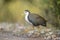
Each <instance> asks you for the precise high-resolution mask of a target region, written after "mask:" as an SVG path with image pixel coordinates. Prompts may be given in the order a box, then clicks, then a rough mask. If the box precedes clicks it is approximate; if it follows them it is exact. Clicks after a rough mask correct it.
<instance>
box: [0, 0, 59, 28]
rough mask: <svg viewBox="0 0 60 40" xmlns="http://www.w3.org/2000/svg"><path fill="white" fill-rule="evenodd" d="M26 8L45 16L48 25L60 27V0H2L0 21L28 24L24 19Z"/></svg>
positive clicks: (0, 0) (0, 3)
mask: <svg viewBox="0 0 60 40" xmlns="http://www.w3.org/2000/svg"><path fill="white" fill-rule="evenodd" d="M26 9H28V10H30V11H31V12H32V13H37V14H39V15H40V16H42V17H44V18H45V19H46V20H47V21H48V26H50V25H53V26H54V27H56V28H60V0H0V22H13V23H15V22H19V23H20V24H23V25H27V24H26V22H25V20H24V16H25V15H24V10H26ZM53 26H52V27H53Z"/></svg>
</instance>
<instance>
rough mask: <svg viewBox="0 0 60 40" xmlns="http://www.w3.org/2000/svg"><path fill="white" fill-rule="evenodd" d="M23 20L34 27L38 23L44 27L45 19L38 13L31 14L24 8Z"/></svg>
mask: <svg viewBox="0 0 60 40" xmlns="http://www.w3.org/2000/svg"><path fill="white" fill-rule="evenodd" d="M24 13H25V20H26V21H27V22H28V23H30V24H32V25H33V26H34V27H37V26H39V25H41V26H44V27H46V20H45V19H44V18H43V17H41V16H40V15H38V14H32V13H31V12H30V11H29V10H25V11H24Z"/></svg>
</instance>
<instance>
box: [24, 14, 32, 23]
mask: <svg viewBox="0 0 60 40" xmlns="http://www.w3.org/2000/svg"><path fill="white" fill-rule="evenodd" d="M28 15H29V13H27V14H26V15H25V20H26V21H27V22H28V23H30V24H32V23H31V22H30V21H29V20H28Z"/></svg>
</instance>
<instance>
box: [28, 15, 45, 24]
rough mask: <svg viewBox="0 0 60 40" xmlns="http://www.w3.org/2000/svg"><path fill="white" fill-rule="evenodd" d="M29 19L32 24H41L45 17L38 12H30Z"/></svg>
mask: <svg viewBox="0 0 60 40" xmlns="http://www.w3.org/2000/svg"><path fill="white" fill-rule="evenodd" d="M28 19H29V21H30V22H31V23H32V24H35V25H39V24H42V23H43V22H44V18H43V17H41V16H39V15H37V14H30V15H29V17H28Z"/></svg>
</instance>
